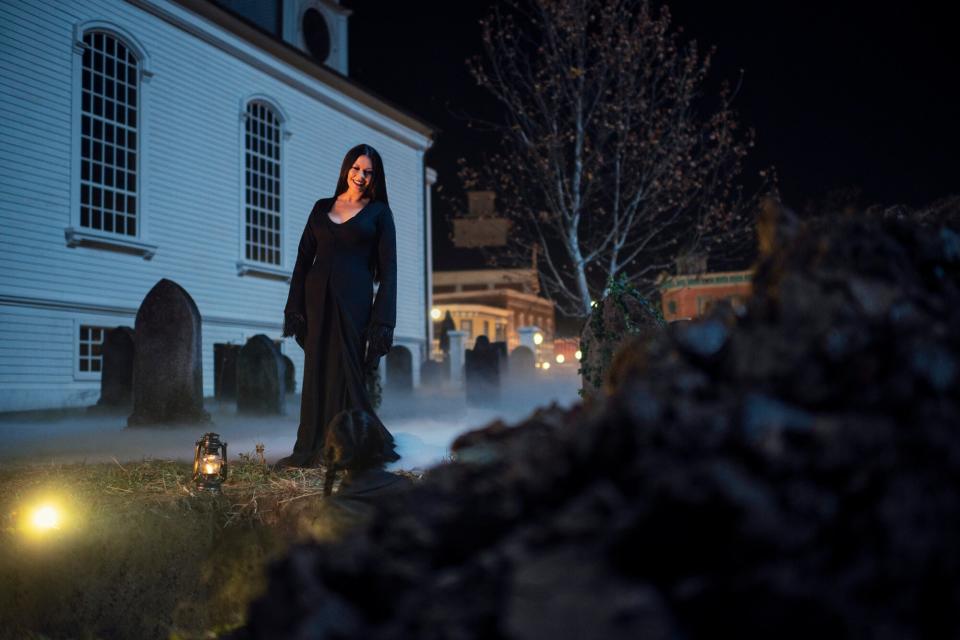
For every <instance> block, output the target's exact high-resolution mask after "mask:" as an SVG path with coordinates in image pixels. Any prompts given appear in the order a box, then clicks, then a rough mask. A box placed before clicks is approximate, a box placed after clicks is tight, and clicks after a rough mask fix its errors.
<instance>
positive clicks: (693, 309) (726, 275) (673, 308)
mask: <svg viewBox="0 0 960 640" xmlns="http://www.w3.org/2000/svg"><path fill="white" fill-rule="evenodd" d="M752 278H753V271H752V270H748V271H723V272H716V273H702V274H691V275H679V276H669V277H667V278H664V279H663V280H662V281H661V283H660V300H661V305H662V310H663V317H664V318H665V319H666V320H668V321H673V320H692V319H694V318H698V317H700V316H702V315H703V314H704V313H706V312H707V311H708V310H709V309H710V306H711V305H712V304H714V303H715V302H716V301H718V300H731V301H733V302H740V303H742V302H743V301H744V300H746V299H747V297H748V296H749V295H750V291H751V284H750V283H751V280H752Z"/></svg>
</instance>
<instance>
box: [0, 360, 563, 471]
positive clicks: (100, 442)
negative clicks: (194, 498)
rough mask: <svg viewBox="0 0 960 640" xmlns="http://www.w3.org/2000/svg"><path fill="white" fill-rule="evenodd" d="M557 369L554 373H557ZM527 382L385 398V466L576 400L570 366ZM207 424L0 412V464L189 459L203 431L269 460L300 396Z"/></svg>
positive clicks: (289, 434)
mask: <svg viewBox="0 0 960 640" xmlns="http://www.w3.org/2000/svg"><path fill="white" fill-rule="evenodd" d="M557 369H559V370H557ZM536 373H537V375H536V376H533V377H531V378H530V379H528V380H527V381H524V382H522V383H517V382H516V381H512V382H511V383H510V384H504V388H503V390H502V392H501V396H500V398H499V399H497V400H495V401H494V400H492V401H491V402H489V403H487V404H485V405H484V406H468V405H467V404H466V401H465V398H464V394H463V391H462V390H450V389H424V388H420V389H416V390H414V392H413V393H411V394H406V395H402V396H398V395H391V394H389V393H388V394H386V395H385V397H384V400H383V405H382V406H381V408H380V410H379V411H378V415H379V416H380V418H381V419H382V420H383V422H384V424H386V426H387V428H388V429H390V431H391V432H392V433H393V434H394V437H395V438H396V440H397V449H398V451H399V453H400V455H401V456H402V458H401V459H400V460H398V461H397V462H395V463H393V464H392V465H391V466H390V467H389V469H391V470H398V469H407V470H409V469H423V468H426V467H428V466H431V465H433V464H436V463H438V462H441V461H442V460H444V459H445V458H446V457H447V455H448V448H449V445H450V443H451V442H452V441H453V440H454V438H456V437H457V436H458V435H460V434H461V433H463V432H465V431H468V430H470V429H475V428H478V427H482V426H485V425H487V424H489V423H490V422H492V421H494V420H498V419H501V420H504V421H506V422H513V421H519V420H521V419H523V418H524V417H525V416H527V415H528V414H530V413H531V412H532V411H534V410H535V409H536V408H537V407H540V406H545V405H548V404H550V403H551V402H558V403H560V404H561V405H563V406H569V405H570V404H572V403H574V402H576V401H578V400H579V398H578V396H577V390H578V388H579V377H578V376H577V375H576V367H564V368H555V369H553V370H551V371H550V373H549V374H544V373H542V372H539V371H537V372H536ZM205 408H206V409H207V410H208V411H209V412H210V414H211V417H212V420H213V422H212V424H209V425H202V424H194V425H180V426H174V427H150V428H140V427H138V428H133V429H128V428H125V427H126V419H127V415H128V412H115V413H103V412H100V411H96V410H91V411H87V410H85V409H64V410H62V411H44V412H25V413H17V414H0V439H2V440H0V441H2V442H3V446H2V447H0V464H3V463H9V462H15V461H17V462H58V463H67V462H107V461H112V460H114V459H116V460H119V461H121V462H122V461H128V460H143V459H151V458H152V459H162V460H180V461H190V460H192V457H193V445H194V442H195V441H196V440H197V439H198V438H199V437H200V435H202V434H203V433H205V432H206V431H215V432H217V433H219V434H220V436H221V438H222V439H223V440H225V441H226V442H227V443H228V444H229V446H228V453H229V454H230V456H231V457H233V456H236V455H237V454H239V453H251V452H253V451H254V448H255V445H256V443H258V442H261V443H263V444H264V445H265V455H266V458H267V461H268V462H272V461H274V460H277V459H279V458H282V457H283V456H286V455H288V454H289V453H290V452H291V451H292V450H293V444H294V442H295V440H296V435H297V425H298V422H299V412H300V396H299V394H290V395H289V396H288V398H287V411H286V415H283V416H251V415H243V414H238V413H237V411H236V405H235V404H234V403H233V402H220V401H217V400H216V399H213V398H208V399H207V400H206V402H205Z"/></svg>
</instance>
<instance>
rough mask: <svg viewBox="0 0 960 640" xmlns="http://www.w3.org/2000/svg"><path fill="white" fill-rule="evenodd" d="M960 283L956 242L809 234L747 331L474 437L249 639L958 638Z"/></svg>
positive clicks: (825, 229)
mask: <svg viewBox="0 0 960 640" xmlns="http://www.w3.org/2000/svg"><path fill="white" fill-rule="evenodd" d="M958 283H960V236H958V235H957V234H956V233H955V232H954V231H951V230H950V229H948V228H946V227H937V226H921V225H917V224H914V223H910V222H909V221H903V220H897V219H856V220H845V221H841V222H836V223H834V224H832V225H829V226H817V225H814V226H810V227H806V228H801V229H800V230H799V231H798V232H797V234H796V235H795V237H794V238H793V239H792V241H791V243H790V245H789V246H787V247H780V249H779V250H775V251H773V252H772V253H771V254H770V256H769V257H768V258H767V259H766V261H765V262H764V263H763V264H761V265H760V266H759V268H758V270H757V275H756V281H755V283H754V290H755V296H754V298H753V299H752V300H751V301H750V302H749V304H748V305H747V307H746V309H745V310H744V311H741V312H740V315H739V316H738V315H737V313H736V312H735V311H734V310H733V309H732V308H729V307H719V308H717V309H716V311H715V313H713V314H712V315H711V316H710V317H708V318H706V319H704V320H703V321H700V322H696V323H686V324H682V325H674V326H672V327H671V328H670V331H669V332H667V333H665V334H663V335H662V336H661V337H655V338H653V339H648V340H644V341H639V342H635V343H632V344H631V345H630V347H628V348H630V349H633V350H635V351H636V352H637V353H636V357H625V358H620V359H618V363H619V365H618V366H620V367H621V370H620V371H618V372H616V375H615V376H614V377H613V379H615V380H617V381H618V382H617V384H618V385H619V388H618V389H617V390H616V391H615V392H614V394H613V396H612V397H611V398H610V399H609V400H608V401H607V402H606V404H605V405H604V406H601V407H600V408H599V409H598V410H597V412H596V413H594V412H593V411H592V410H591V411H590V412H584V411H583V410H582V409H578V410H573V411H571V412H564V411H562V410H560V409H552V410H544V411H541V412H540V413H538V414H537V415H536V416H535V417H534V418H533V422H535V423H536V424H533V425H528V426H527V427H526V428H521V429H516V430H514V431H512V432H509V431H508V432H506V434H510V435H506V434H505V432H504V431H503V429H493V430H491V437H490V438H484V437H483V436H482V435H474V436H472V437H470V438H466V439H464V440H463V442H462V444H463V445H464V447H465V448H463V449H462V451H461V452H460V453H459V455H460V456H461V458H462V460H463V461H461V462H455V463H452V464H446V465H442V466H440V467H437V468H435V469H434V470H433V471H432V472H431V473H430V474H429V475H428V477H427V478H426V479H425V480H424V481H423V482H422V483H421V484H420V485H419V486H417V487H416V488H415V489H413V490H412V491H411V492H410V493H409V494H407V495H406V496H405V497H404V498H403V499H398V500H397V501H396V502H394V503H393V504H391V505H389V506H388V507H387V508H386V509H385V510H384V511H382V512H381V513H380V514H378V516H377V517H376V518H375V519H374V521H373V522H372V523H371V524H370V525H369V526H368V527H365V528H363V529H362V530H358V531H357V532H356V533H355V534H354V535H352V536H351V537H348V538H347V539H345V540H344V541H343V542H342V543H339V544H337V545H329V546H322V545H312V546H303V547H298V548H297V549H296V550H294V551H293V552H292V553H291V554H290V555H289V556H288V557H287V558H286V559H285V560H284V561H282V562H280V563H279V564H277V565H275V566H274V567H273V573H272V576H271V586H270V589H269V591H268V593H267V594H266V595H265V596H264V597H263V598H262V599H261V600H259V601H258V602H257V603H256V604H255V605H254V606H253V608H252V610H251V617H250V624H249V627H248V629H247V630H246V632H247V633H248V634H249V636H250V637H257V638H268V637H269V638H283V637H290V638H293V637H298V638H300V637H315V638H334V637H336V638H397V639H400V638H523V639H526V638H529V639H534V638H537V639H539V638H604V639H607V640H616V639H618V638H624V639H627V638H629V639H631V640H633V639H635V638H667V637H670V638H676V637H689V638H707V637H716V636H717V635H719V634H720V633H721V632H722V633H723V635H732V636H734V637H750V638H753V637H756V638H770V637H777V638H810V637H831V638H842V637H871V638H905V637H930V638H932V637H955V636H956V635H957V634H958V633H960V624H958V622H957V619H956V615H955V612H956V611H957V610H958V608H960V585H958V578H957V576H960V544H958V542H957V541H958V540H960V493H958V487H960V433H958V429H960V406H958V397H960V393H958V391H960V333H958V331H957V328H958V327H960V288H958ZM477 448H480V449H481V450H482V451H483V455H473V456H471V455H469V453H470V452H471V451H476V450H477ZM468 461H469V462H468ZM721 630H722V631H721Z"/></svg>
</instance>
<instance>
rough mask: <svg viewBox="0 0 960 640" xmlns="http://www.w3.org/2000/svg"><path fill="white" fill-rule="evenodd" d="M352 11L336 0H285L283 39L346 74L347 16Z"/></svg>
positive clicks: (318, 60)
mask: <svg viewBox="0 0 960 640" xmlns="http://www.w3.org/2000/svg"><path fill="white" fill-rule="evenodd" d="M351 13H352V12H351V11H350V9H347V8H345V7H342V6H340V3H339V2H338V1H337V0H284V2H283V39H284V40H285V41H286V42H288V43H290V44H291V45H293V46H294V47H296V48H298V49H300V50H301V51H303V52H304V53H306V54H307V55H309V56H310V57H311V58H313V59H314V60H316V61H317V62H320V63H322V64H325V65H326V66H328V67H330V68H331V69H334V70H336V71H338V72H340V73H342V74H343V75H347V74H348V67H347V44H348V43H347V35H348V34H347V19H348V18H349V17H350V14H351Z"/></svg>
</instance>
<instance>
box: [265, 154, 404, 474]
mask: <svg viewBox="0 0 960 640" xmlns="http://www.w3.org/2000/svg"><path fill="white" fill-rule="evenodd" d="M375 281H377V282H379V287H378V289H377V293H376V299H374V297H373V283H374V282H375ZM396 315H397V247H396V232H395V229H394V223H393V213H392V212H391V211H390V207H389V205H388V204H387V184H386V178H385V176H384V171H383V162H382V161H381V159H380V154H379V153H377V151H376V150H375V149H373V148H372V147H370V146H369V145H365V144H361V145H357V146H356V147H354V148H352V149H350V151H348V152H347V155H346V156H345V157H344V159H343V164H342V166H341V167H340V177H339V179H338V180H337V188H336V191H335V192H334V195H333V197H332V198H323V199H321V200H318V201H317V202H316V204H314V205H313V210H312V211H311V212H310V216H309V218H308V219H307V224H306V228H304V230H303V235H302V237H301V238H300V246H299V249H298V252H297V263H296V266H295V267H294V269H293V277H292V278H291V280H290V294H289V295H288V297H287V304H286V306H285V307H284V330H283V335H284V336H291V335H292V336H295V337H296V340H297V342H298V343H299V344H300V346H302V347H303V350H304V363H303V389H302V396H301V402H300V427H299V428H298V430H297V442H296V444H295V445H294V447H293V454H292V455H290V456H288V457H286V458H283V459H282V460H280V461H279V462H278V463H277V465H278V466H279V467H314V466H319V465H321V464H323V450H324V438H325V435H326V431H327V424H328V423H329V422H330V420H331V419H333V417H334V416H336V415H337V414H338V413H340V412H341V411H344V410H356V409H361V410H364V411H366V412H367V413H369V414H370V415H371V416H372V417H373V423H374V426H375V428H376V429H379V430H382V435H383V438H382V439H383V442H384V455H385V457H386V459H387V460H397V459H398V458H399V457H400V456H398V455H397V454H396V452H395V451H394V442H393V436H391V435H390V432H389V431H387V429H386V427H384V426H383V423H382V422H380V420H379V418H377V417H376V414H375V413H374V411H373V407H372V406H371V404H370V399H369V397H368V396H367V389H366V380H365V376H366V371H367V370H369V369H372V368H376V366H377V362H378V361H379V359H380V357H381V356H383V355H386V353H387V352H388V351H389V350H390V347H391V345H392V343H393V328H394V326H395V325H396Z"/></svg>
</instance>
